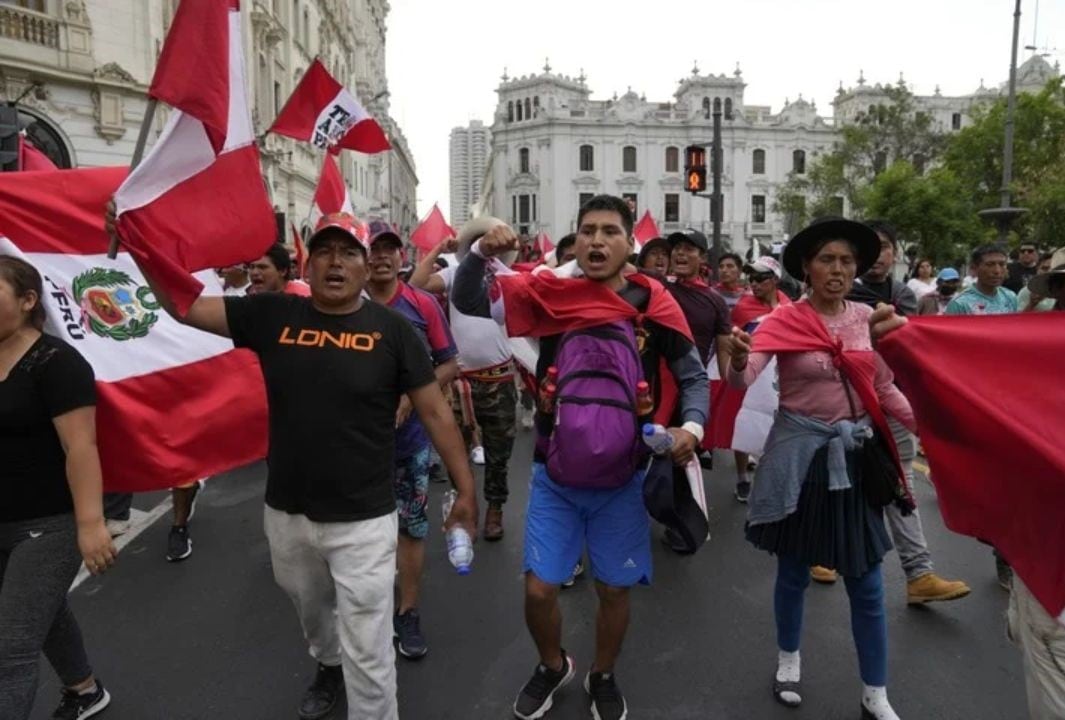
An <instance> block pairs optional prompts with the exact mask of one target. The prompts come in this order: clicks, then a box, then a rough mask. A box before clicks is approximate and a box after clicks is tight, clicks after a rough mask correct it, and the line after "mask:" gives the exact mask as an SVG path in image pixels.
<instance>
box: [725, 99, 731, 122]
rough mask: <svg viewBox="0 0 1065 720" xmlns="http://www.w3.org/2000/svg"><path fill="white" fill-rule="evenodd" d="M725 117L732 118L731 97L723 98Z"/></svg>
mask: <svg viewBox="0 0 1065 720" xmlns="http://www.w3.org/2000/svg"><path fill="white" fill-rule="evenodd" d="M725 119H726V120H731V119H732V98H725Z"/></svg>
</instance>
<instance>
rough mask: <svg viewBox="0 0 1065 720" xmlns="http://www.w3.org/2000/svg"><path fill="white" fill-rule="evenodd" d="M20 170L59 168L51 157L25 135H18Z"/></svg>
mask: <svg viewBox="0 0 1065 720" xmlns="http://www.w3.org/2000/svg"><path fill="white" fill-rule="evenodd" d="M18 169H19V170H58V169H59V168H57V167H56V166H55V163H53V162H52V160H51V158H49V157H48V156H47V155H45V154H44V153H43V152H41V151H40V150H38V149H37V148H35V147H34V146H33V143H31V142H30V141H29V140H28V139H27V138H26V136H25V135H19V137H18Z"/></svg>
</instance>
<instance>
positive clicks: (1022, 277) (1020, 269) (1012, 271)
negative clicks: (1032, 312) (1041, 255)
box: [1002, 262, 1039, 293]
mask: <svg viewBox="0 0 1065 720" xmlns="http://www.w3.org/2000/svg"><path fill="white" fill-rule="evenodd" d="M1038 272H1039V265H1038V264H1037V265H1031V266H1028V265H1021V264H1020V263H1019V262H1011V263H1010V264H1009V265H1007V266H1006V280H1005V282H1003V283H1002V286H1003V287H1004V288H1006V289H1007V290H1012V291H1013V292H1015V293H1019V292H1020V291H1021V290H1023V289H1024V288H1025V286H1026V285H1027V284H1028V281H1029V280H1031V279H1032V278H1033V277H1035V275H1036V274H1037V273H1038Z"/></svg>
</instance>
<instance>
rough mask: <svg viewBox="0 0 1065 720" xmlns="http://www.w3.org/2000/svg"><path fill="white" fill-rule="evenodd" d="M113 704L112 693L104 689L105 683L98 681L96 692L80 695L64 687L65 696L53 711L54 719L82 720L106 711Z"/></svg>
mask: <svg viewBox="0 0 1065 720" xmlns="http://www.w3.org/2000/svg"><path fill="white" fill-rule="evenodd" d="M110 704H111V694H110V693H109V692H107V690H106V689H104V684H103V683H102V682H100V681H99V680H97V681H96V692H91V693H87V694H85V695H79V694H78V693H76V692H74V691H73V690H67V689H66V688H64V689H63V698H62V699H61V700H60V701H59V707H57V708H56V709H55V712H54V713H52V720H81V718H89V717H92V716H93V715H96V714H97V713H101V712H103V711H104V708H106V707H107V706H108V705H110Z"/></svg>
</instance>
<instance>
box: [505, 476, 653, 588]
mask: <svg viewBox="0 0 1065 720" xmlns="http://www.w3.org/2000/svg"><path fill="white" fill-rule="evenodd" d="M532 470H533V472H532V482H531V483H530V486H529V507H528V510H527V511H526V514H525V560H524V564H523V567H522V570H523V572H532V573H533V574H534V575H535V576H536V577H538V578H539V579H540V580H543V581H544V582H545V583H548V584H551V585H559V584H561V583H562V582H563V581H565V580H567V579H569V577H570V576H571V575H572V574H573V568H574V566H575V565H576V564H577V561H578V560H580V557H581V552H582V551H583V550H584V549H585V547H587V549H588V558H589V560H590V561H591V570H592V575H593V576H594V577H595V579H596V580H598V581H600V582H601V583H604V584H605V585H610V586H612V587H631V586H633V585H636V584H638V583H642V584H644V585H649V584H650V583H651V524H650V520H649V519H648V517H647V510H646V509H645V508H644V504H643V472H637V473H636V475H635V476H634V477H633V478H632V481H631V482H630V483H629V484H628V485H626V486H624V487H621V488H618V489H616V490H581V489H576V488H568V487H562V486H561V485H558V484H556V483H555V482H554V481H553V480H551V479H550V478H549V477H548V476H547V470H546V469H545V468H544V466H543V465H542V464H541V463H534V464H533V468H532Z"/></svg>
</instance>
